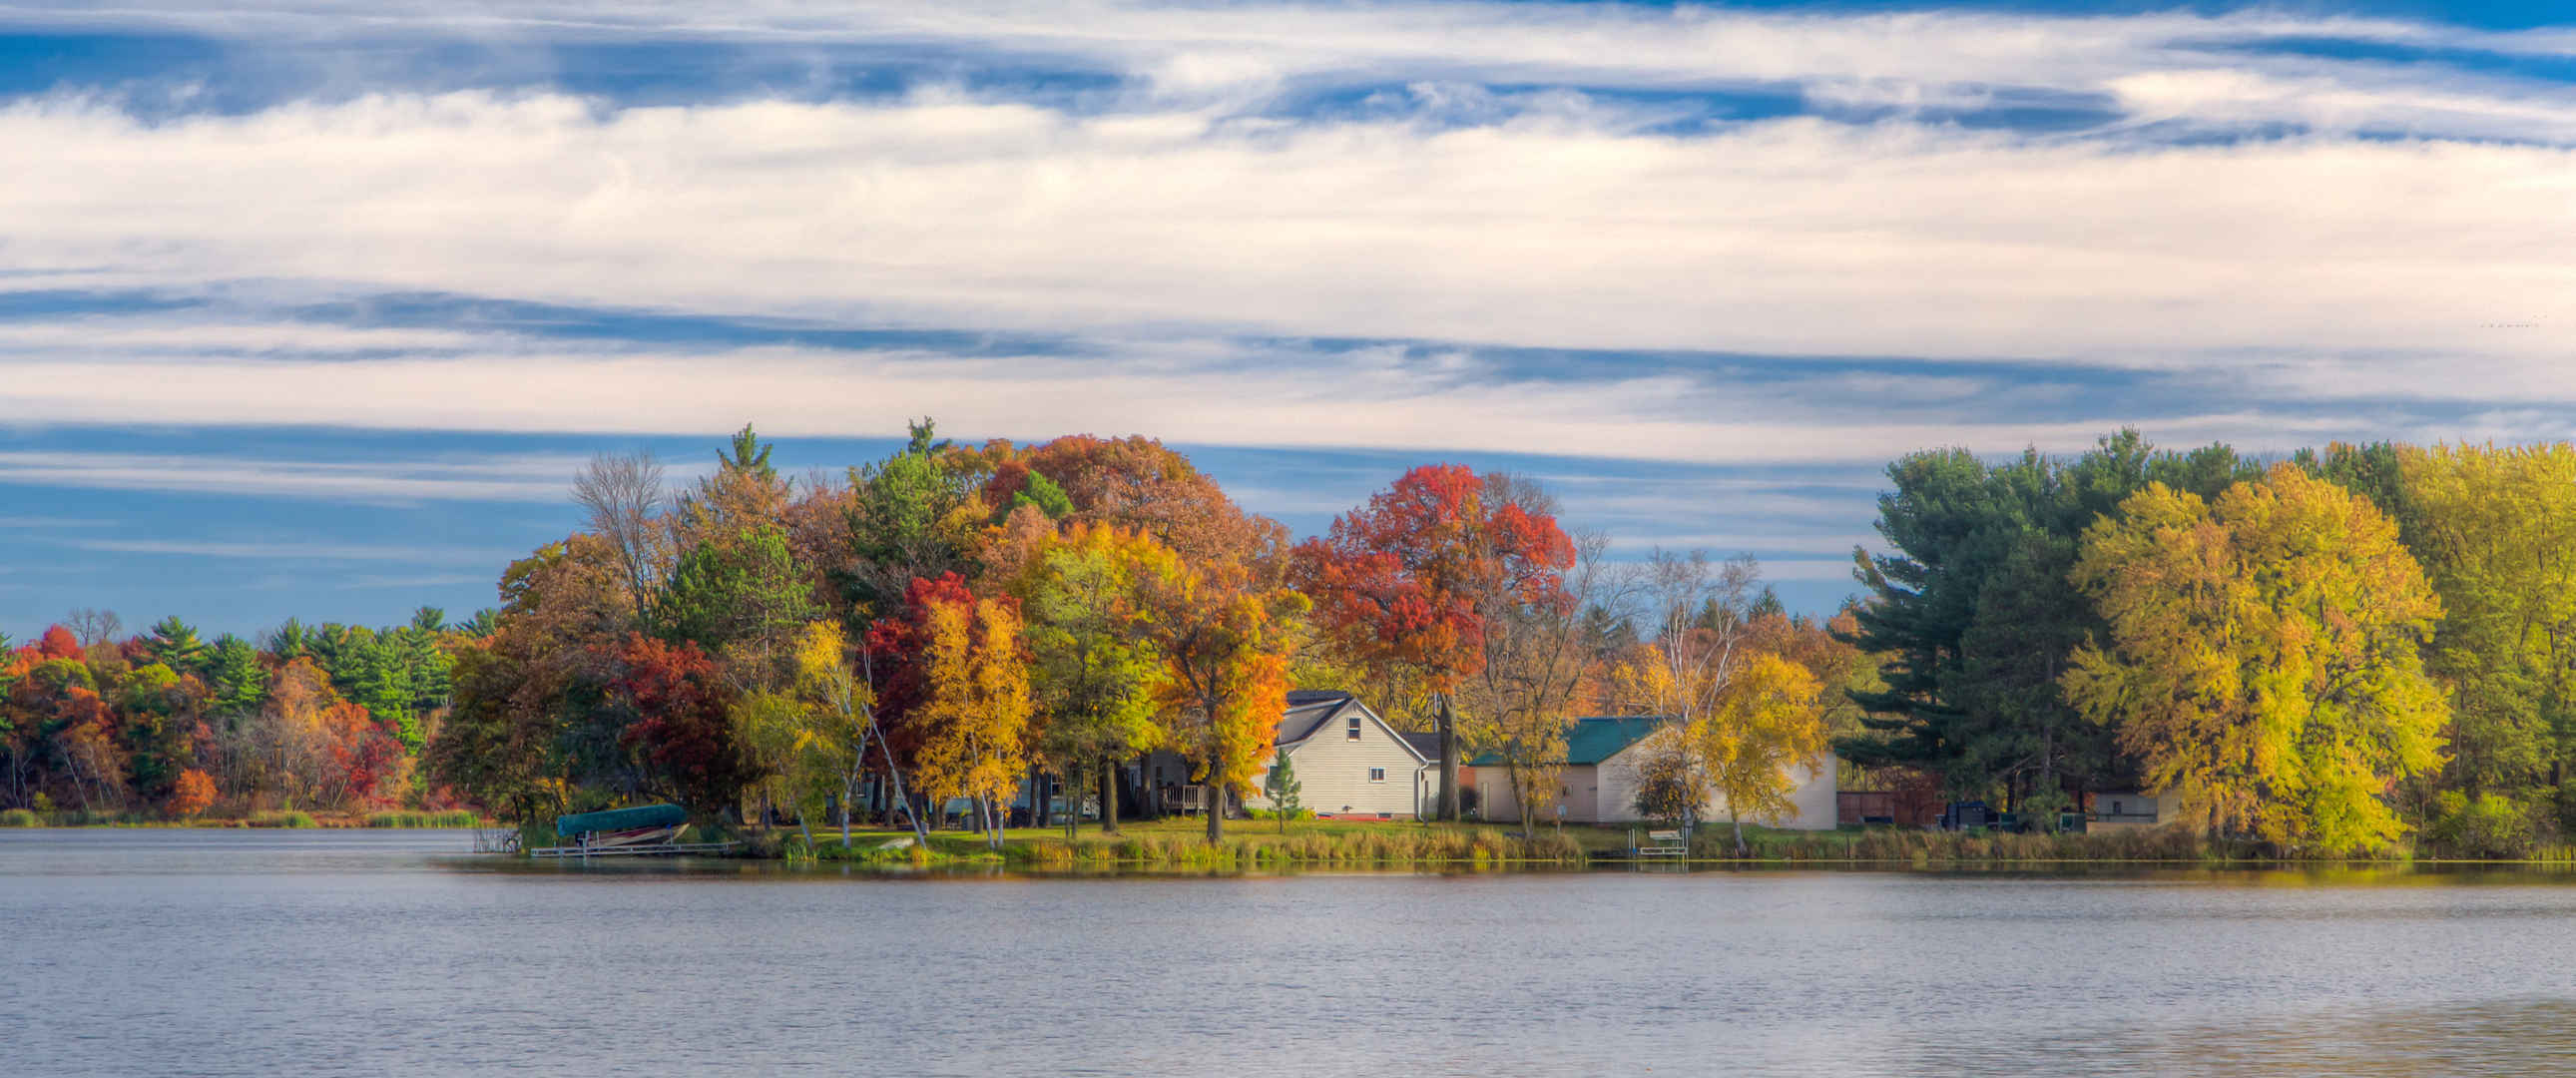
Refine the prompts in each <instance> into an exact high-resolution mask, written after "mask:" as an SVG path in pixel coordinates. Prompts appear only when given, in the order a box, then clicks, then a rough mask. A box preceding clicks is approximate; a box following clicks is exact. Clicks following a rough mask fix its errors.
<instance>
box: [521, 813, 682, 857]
mask: <svg viewBox="0 0 2576 1078" xmlns="http://www.w3.org/2000/svg"><path fill="white" fill-rule="evenodd" d="M683 830H688V810H683V807H677V805H636V807H621V810H603V812H574V815H567V818H562V820H554V833H556V836H562V838H572V841H574V843H580V846H590V848H611V846H665V843H677V841H680V833H683Z"/></svg>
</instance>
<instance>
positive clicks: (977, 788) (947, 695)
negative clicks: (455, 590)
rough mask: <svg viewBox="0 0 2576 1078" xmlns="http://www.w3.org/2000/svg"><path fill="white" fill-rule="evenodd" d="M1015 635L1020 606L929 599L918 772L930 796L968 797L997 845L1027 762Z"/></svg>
mask: <svg viewBox="0 0 2576 1078" xmlns="http://www.w3.org/2000/svg"><path fill="white" fill-rule="evenodd" d="M1019 637H1020V617H1019V613H1018V611H1017V609H1016V608H1015V607H1014V606H1013V605H1012V604H1011V603H1010V602H1009V601H1007V600H1001V599H990V598H973V597H971V596H969V597H967V598H965V599H964V600H962V601H960V600H955V599H949V600H945V601H934V602H931V603H929V604H927V607H926V609H925V610H924V611H923V615H922V623H921V638H920V646H921V653H920V658H919V663H920V667H919V668H920V672H921V679H922V685H921V697H920V699H919V701H918V702H917V704H916V705H915V706H914V708H913V711H912V714H911V721H912V722H913V724H914V725H915V726H917V727H918V728H919V729H920V730H921V745H920V749H919V755H918V762H917V763H916V765H915V768H914V773H915V778H916V779H917V781H919V782H920V784H921V788H922V791H923V792H924V793H927V794H928V795H929V796H930V797H931V799H932V801H933V803H938V802H943V801H946V800H947V799H949V798H953V797H967V798H973V799H974V801H975V805H976V810H977V811H978V813H979V814H981V816H980V819H981V823H982V828H981V829H982V830H984V831H985V832H986V834H987V835H988V836H989V837H990V840H991V842H992V843H993V845H994V846H995V847H997V848H998V847H999V846H1000V845H1001V841H1002V822H1003V821H1002V818H1001V814H1002V813H1003V812H1004V811H1006V810H1007V809H1008V807H1009V803H1010V799H1011V792H1012V791H1013V790H1015V789H1017V788H1018V786H1019V782H1020V777H1021V772H1022V771H1023V770H1025V769H1026V767H1027V757H1026V755H1025V754H1026V752H1027V744H1026V741H1025V737H1026V734H1027V730H1028V722H1029V715H1030V711H1031V705H1030V702H1029V682H1028V666H1027V664H1026V662H1025V661H1024V660H1023V658H1022V657H1021V653H1020V639H1019Z"/></svg>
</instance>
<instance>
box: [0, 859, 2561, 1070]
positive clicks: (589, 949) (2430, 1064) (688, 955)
mask: <svg viewBox="0 0 2576 1078" xmlns="http://www.w3.org/2000/svg"><path fill="white" fill-rule="evenodd" d="M466 848H467V840H466V837H465V835H464V834H463V833H461V832H443V833H442V832H211V831H77V832H72V831H32V832H30V831H19V832H0V910H6V911H7V915H6V918H5V927H6V933H5V937H0V939H5V943H0V946H5V947H6V948H7V950H8V953H9V956H10V964H9V966H8V967H7V968H8V972H9V977H10V982H9V986H8V991H6V992H4V993H0V1071H5V1072H6V1073H9V1074H13V1075H14V1074H75V1073H96V1074H132V1073H181V1072H184V1073H207V1074H272V1073H298V1074H330V1073H369V1074H374V1073H389V1072H434V1073H454V1072H469V1073H501V1072H512V1071H516V1072H530V1071H534V1072H538V1073H547V1074H629V1073H675V1072H691V1071H710V1070H729V1071H764V1072H765V1071H777V1070H793V1069H815V1070H826V1071H834V1072H867V1073H884V1074H927V1073H947V1074H997V1073H1004V1074H1020V1073H1099V1074H1133V1073H1165V1072H1189V1073H1205V1072H1210V1071H1215V1072H1220V1073H1240V1072H1250V1071H1256V1070H1280V1071H1293V1072H1294V1073H1297V1074H1300V1075H1313V1074H1403V1073H1456V1074H1478V1075H1484V1074H1549V1075H1559V1074H1567V1073H1639V1072H1643V1071H1644V1070H1646V1069H1647V1068H1652V1069H1654V1070H1656V1071H1660V1072H1663V1073H1686V1074H1695V1073H1733V1074H1808V1073H1836V1074H1855V1075H1912V1074H1926V1073H2035V1074H2036V1073H2045V1074H2091V1075H2115V1074H2116V1075H2138V1074H2150V1075H2152V1074H2221V1075H2252V1074H2302V1075H2304V1074H2355V1075H2419V1074H2421V1075H2434V1074H2463V1073H2496V1074H2541V1073H2567V1072H2576V1067H2571V1066H2570V1064H2576V1058H2571V1052H2576V1047H2571V1046H2576V1033H2571V1030H2576V983H2571V978H2570V975H2569V973H2568V969H2569V965H2570V959H2571V958H2576V886H2571V884H2576V875H2570V874H2568V873H2565V872H2557V871H2514V870H2496V869H2474V870H2457V871H2450V870H2444V871H2410V870H2404V869H2390V868H2386V867H2361V868H2319V869H2308V868H2300V869H2282V870H2266V871H2208V870H2197V869H2195V870H2182V871H2175V870H2139V869H2127V868H2118V869H2091V870H2086V871H2081V872H2048V873H2034V872H2029V871H2022V870H1997V871H1961V872H1941V873H1899V872H1813V871H1794V872H1792V871H1691V872H1686V873H1685V872H1675V871H1669V870H1666V871H1651V872H1596V873H1526V874H1524V873H1452V874H1440V873H1424V874H1408V873H1379V874H1370V873H1314V874H1304V875H1293V876H1286V877H1276V876H1255V877H1215V878H1209V877H1202V876H1146V877H1137V876H1114V877H1109V878H1076V877H1048V878H1032V877H1026V876H1012V875H1001V874H987V873H981V872H974V873H950V874H932V875H922V876H915V877H886V876H882V875H871V874H866V873H845V872H843V871H841V870H839V869H837V868H834V869H823V870H816V871H794V870H782V869H780V868H779V867H777V866H769V865H757V864H740V863H728V862H703V861H702V862H696V863H678V864H673V863H654V862H638V861H631V860H630V861H619V862H614V863H611V862H601V863H598V864H594V865H591V866H587V867H585V866H581V865H578V864H573V865H543V866H528V865H524V864H514V863H512V862H509V861H504V860H498V859H493V858H483V857H475V856H473V855H470V854H465V853H462V852H461V851H463V850H464V849H466Z"/></svg>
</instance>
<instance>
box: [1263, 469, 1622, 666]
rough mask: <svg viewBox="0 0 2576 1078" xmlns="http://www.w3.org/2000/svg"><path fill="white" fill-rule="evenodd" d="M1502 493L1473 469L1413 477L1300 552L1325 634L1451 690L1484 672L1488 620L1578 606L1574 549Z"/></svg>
mask: <svg viewBox="0 0 2576 1078" xmlns="http://www.w3.org/2000/svg"><path fill="white" fill-rule="evenodd" d="M1495 486H1496V484H1495V483H1494V482H1492V481H1491V479H1490V478H1489V477H1480V476H1478V475H1477V474H1476V473H1475V472H1474V471H1473V470H1471V469H1469V468H1467V467H1465V466H1464V465H1455V464H1441V465H1426V466H1423V467H1419V468H1415V469H1413V470H1412V471H1409V472H1406V473H1404V475H1403V476H1402V477H1401V478H1398V479H1397V480H1396V481H1395V483H1394V485H1392V486H1390V487H1388V488H1387V489H1386V490H1384V491H1382V492H1380V493H1378V494H1376V495H1374V496H1372V497H1371V498H1370V499H1369V503H1368V504H1367V505H1365V506H1362V507H1360V508H1358V509H1355V510H1352V511H1351V512H1348V513H1345V514H1343V515H1341V516H1340V517H1337V518H1335V519H1334V521H1333V526H1332V530H1331V532H1330V533H1328V534H1327V535H1325V536H1324V537H1322V538H1318V539H1310V540H1308V541H1306V542H1305V543H1302V544H1300V545H1299V546H1298V547H1297V550H1296V555H1295V568H1296V572H1297V577H1298V580H1299V582H1300V584H1301V586H1302V588H1303V590H1304V591H1305V592H1306V593H1307V595H1309V596H1310V597H1312V598H1313V599H1314V600H1315V603H1316V611H1317V614H1318V616H1319V617H1320V618H1321V620H1322V621H1323V622H1324V624H1325V625H1326V626H1327V627H1328V628H1329V629H1330V630H1331V631H1333V632H1334V633H1336V634H1339V635H1341V636H1343V637H1344V638H1346V639H1349V640H1351V641H1352V642H1353V643H1354V644H1356V645H1358V646H1359V648H1360V650H1361V651H1363V652H1365V653H1367V654H1369V655H1371V656H1373V657H1374V658H1375V659H1376V660H1377V661H1380V662H1389V663H1399V664H1403V665H1407V666H1414V667H1418V668H1420V669H1422V670H1423V671H1424V672H1425V673H1427V674H1428V675H1429V676H1430V678H1431V682H1432V686H1433V687H1434V688H1435V689H1440V690H1444V691H1445V690H1448V689H1453V688H1455V687H1456V686H1457V684H1458V682H1459V680H1461V679H1463V678H1465V677H1467V676H1469V675H1472V674H1474V673H1476V672H1477V671H1478V670H1480V669H1482V668H1483V666H1484V650H1483V649H1484V626H1485V620H1486V618H1487V617H1488V616H1489V614H1490V612H1492V611H1495V610H1497V609H1498V608H1499V607H1500V606H1501V605H1504V604H1514V603H1527V604H1562V603H1565V602H1569V601H1571V600H1570V598H1569V597H1568V596H1567V595H1566V593H1565V571H1566V570H1567V569H1570V568H1572V567H1573V565H1574V542H1573V540H1571V539H1569V538H1567V537H1566V534H1565V531H1564V529H1562V528H1559V527H1558V526H1557V524H1556V518H1554V517H1552V516H1549V515H1547V514H1544V513H1532V512H1529V511H1528V510H1526V509H1524V508H1522V507H1521V506H1520V505H1518V504H1514V503H1513V502H1511V501H1510V500H1508V499H1505V498H1500V497H1495V496H1493V490H1494V488H1495Z"/></svg>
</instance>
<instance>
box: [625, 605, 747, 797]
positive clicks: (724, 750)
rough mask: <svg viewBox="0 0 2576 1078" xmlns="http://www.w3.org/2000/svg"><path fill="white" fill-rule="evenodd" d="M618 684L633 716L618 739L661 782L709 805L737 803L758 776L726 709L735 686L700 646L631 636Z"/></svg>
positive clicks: (672, 791)
mask: <svg viewBox="0 0 2576 1078" xmlns="http://www.w3.org/2000/svg"><path fill="white" fill-rule="evenodd" d="M618 661H619V663H620V664H621V665H622V666H623V667H624V670H623V672H622V673H621V674H620V675H619V677H618V679H617V682H616V684H617V689H618V691H619V693H621V694H622V695H623V696H624V697H625V698H626V703H627V704H628V706H630V707H632V708H633V709H634V712H635V718H634V720H633V721H632V722H629V723H627V725H626V729H625V730H624V731H623V732H621V733H620V734H619V736H618V740H619V742H620V743H621V744H623V745H625V746H626V748H627V750H628V751H630V752H633V753H635V754H636V755H637V757H638V759H639V760H640V762H641V763H642V764H643V765H644V769H645V772H646V774H647V776H648V778H649V779H650V781H652V782H653V783H654V784H655V785H657V786H659V787H660V788H661V789H662V790H663V791H664V792H666V793H668V794H669V795H671V796H673V797H675V798H677V799H679V800H680V801H683V802H686V803H689V804H693V805H697V806H700V807H704V808H714V807H716V806H718V805H725V804H731V803H733V802H734V801H735V800H736V799H737V798H739V797H740V796H741V793H742V788H743V786H745V785H746V784H748V783H749V782H750V780H751V778H752V773H751V768H750V766H749V765H748V764H747V763H746V762H745V761H744V760H743V756H742V752H741V750H740V747H739V746H737V745H736V744H735V743H734V739H733V726H732V724H731V723H730V722H729V721H727V718H726V711H727V709H728V707H729V705H730V704H731V703H732V702H733V691H732V689H731V688H730V687H728V686H727V685H726V684H725V682H724V679H723V677H722V676H720V674H719V673H718V671H717V670H716V664H715V660H713V659H711V658H709V657H708V656H707V653H706V652H704V651H700V650H698V646H697V645H696V644H694V643H690V642H687V641H682V642H681V643H679V644H676V645H675V644H667V643H664V642H662V641H660V640H655V639H652V638H650V637H646V636H642V635H632V636H629V637H628V638H627V640H626V646H625V647H624V648H622V649H620V650H619V652H618Z"/></svg>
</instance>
